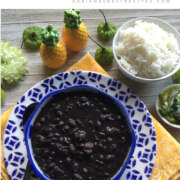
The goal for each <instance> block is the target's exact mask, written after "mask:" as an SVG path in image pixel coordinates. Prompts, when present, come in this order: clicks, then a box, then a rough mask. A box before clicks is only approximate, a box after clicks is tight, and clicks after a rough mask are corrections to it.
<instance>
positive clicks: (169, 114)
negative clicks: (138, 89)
mask: <svg viewBox="0 0 180 180" xmlns="http://www.w3.org/2000/svg"><path fill="white" fill-rule="evenodd" d="M156 111H157V113H158V115H159V117H160V118H161V119H162V120H163V121H164V122H165V123H166V124H168V125H170V126H171V127H175V128H179V129H180V84H173V85H170V86H167V87H166V88H165V89H163V90H162V92H161V93H160V94H159V96H158V98H157V101H156Z"/></svg>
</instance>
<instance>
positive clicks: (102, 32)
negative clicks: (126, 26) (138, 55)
mask: <svg viewBox="0 0 180 180" xmlns="http://www.w3.org/2000/svg"><path fill="white" fill-rule="evenodd" d="M100 12H101V13H102V14H103V16H104V20H105V22H101V23H100V24H99V25H98V28H97V33H98V35H99V37H100V38H101V39H103V40H107V41H108V40H110V39H112V38H113V37H114V35H115V34H116V26H115V25H114V24H111V23H109V22H107V20H106V17H105V15H104V13H103V12H102V11H101V10H100Z"/></svg>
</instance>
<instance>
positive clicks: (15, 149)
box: [3, 71, 156, 180]
mask: <svg viewBox="0 0 180 180" xmlns="http://www.w3.org/2000/svg"><path fill="white" fill-rule="evenodd" d="M86 84H87V85H90V86H93V87H96V88H98V89H101V90H102V91H104V92H107V93H108V94H110V95H112V96H114V97H115V98H117V99H118V100H120V101H121V102H122V103H123V104H124V105H125V107H126V109H127V110H128V113H129V117H130V120H131V123H132V125H133V129H134V131H135V135H136V147H135V150H134V153H133V155H132V157H131V158H130V160H129V163H128V165H127V167H126V169H125V171H124V173H123V175H122V177H121V178H120V179H122V180H124V179H126V180H148V179H149V177H150V175H151V172H152V169H153V166H154V163H155V158H156V133H155V128H154V124H153V122H152V119H151V117H150V114H149V112H148V110H147V108H146V106H145V105H144V104H143V102H142V101H141V100H139V98H138V97H137V96H136V95H135V94H134V93H133V92H132V91H131V89H129V88H128V87H127V86H126V85H124V84H123V83H121V82H119V81H117V80H115V79H113V78H111V77H109V76H106V75H103V74H99V73H95V72H89V71H71V72H64V73H60V74H56V75H54V76H51V77H48V78H47V79H45V80H42V81H41V82H39V83H37V84H36V85H35V86H33V87H32V88H31V89H29V90H28V91H27V92H26V93H25V94H24V95H23V96H22V98H21V99H20V100H19V101H18V103H17V104H16V106H15V108H14V110H13V111H12V113H11V115H10V117H9V120H8V122H7V125H6V129H5V134H4V140H3V143H4V146H3V148H4V160H5V165H6V168H7V171H8V174H9V176H10V179H11V180H23V176H24V172H25V169H26V165H27V161H28V158H27V150H26V146H25V141H24V129H23V121H22V117H23V114H24V111H25V109H26V108H27V107H28V106H29V105H30V104H32V103H33V102H39V101H41V99H42V98H43V97H45V96H46V95H47V94H48V93H49V92H51V91H56V90H58V89H63V88H67V87H73V86H77V85H86Z"/></svg>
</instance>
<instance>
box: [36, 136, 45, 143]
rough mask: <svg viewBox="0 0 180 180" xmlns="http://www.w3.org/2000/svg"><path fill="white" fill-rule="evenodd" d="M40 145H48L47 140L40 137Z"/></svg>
mask: <svg viewBox="0 0 180 180" xmlns="http://www.w3.org/2000/svg"><path fill="white" fill-rule="evenodd" d="M38 141H39V143H40V144H42V145H45V144H46V138H45V137H44V136H42V135H39V139H38Z"/></svg>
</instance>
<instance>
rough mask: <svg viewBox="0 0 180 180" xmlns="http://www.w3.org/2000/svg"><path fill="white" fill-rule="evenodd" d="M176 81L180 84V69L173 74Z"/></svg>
mask: <svg viewBox="0 0 180 180" xmlns="http://www.w3.org/2000/svg"><path fill="white" fill-rule="evenodd" d="M172 79H173V81H174V82H175V83H178V84H180V69H179V70H178V71H177V72H176V73H175V74H174V75H173V76H172Z"/></svg>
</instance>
